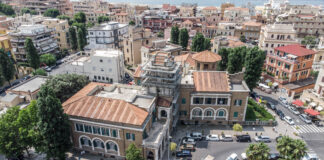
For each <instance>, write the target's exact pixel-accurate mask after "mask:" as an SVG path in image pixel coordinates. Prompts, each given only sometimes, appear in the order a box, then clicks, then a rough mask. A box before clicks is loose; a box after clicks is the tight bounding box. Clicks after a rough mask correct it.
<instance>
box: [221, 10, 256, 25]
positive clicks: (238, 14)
mask: <svg viewBox="0 0 324 160" xmlns="http://www.w3.org/2000/svg"><path fill="white" fill-rule="evenodd" d="M223 19H224V20H225V21H229V22H236V23H237V22H244V21H245V20H249V19H250V11H249V9H248V8H241V7H228V8H225V10H224V17H223Z"/></svg>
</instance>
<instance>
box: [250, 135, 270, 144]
mask: <svg viewBox="0 0 324 160" xmlns="http://www.w3.org/2000/svg"><path fill="white" fill-rule="evenodd" d="M254 140H255V141H256V142H265V143H270V142H271V139H270V137H268V136H256V137H255V138H254Z"/></svg>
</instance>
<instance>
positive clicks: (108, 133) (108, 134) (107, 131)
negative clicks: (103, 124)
mask: <svg viewBox="0 0 324 160" xmlns="http://www.w3.org/2000/svg"><path fill="white" fill-rule="evenodd" d="M106 135H107V136H110V132H109V129H108V128H106Z"/></svg>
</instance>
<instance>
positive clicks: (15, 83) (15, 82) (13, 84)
mask: <svg viewBox="0 0 324 160" xmlns="http://www.w3.org/2000/svg"><path fill="white" fill-rule="evenodd" d="M19 83H20V81H18V80H15V81H13V82H12V83H11V86H15V85H17V84H19Z"/></svg>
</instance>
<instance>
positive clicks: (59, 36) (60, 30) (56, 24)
mask: <svg viewBox="0 0 324 160" xmlns="http://www.w3.org/2000/svg"><path fill="white" fill-rule="evenodd" d="M43 24H44V25H46V26H47V27H48V28H53V29H55V31H54V32H55V38H56V40H57V44H58V45H59V47H60V49H64V48H66V49H69V48H70V36H69V23H68V21H67V20H60V19H56V18H51V19H44V22H43Z"/></svg>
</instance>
